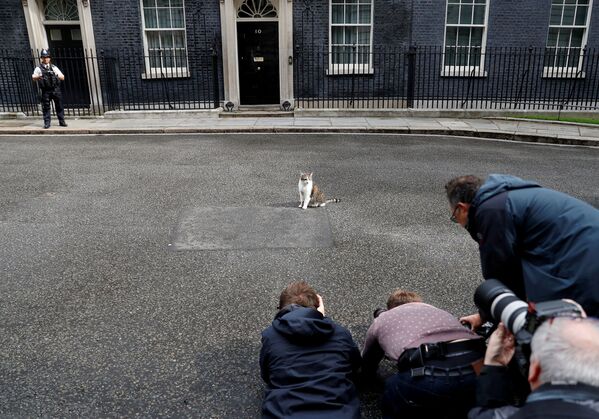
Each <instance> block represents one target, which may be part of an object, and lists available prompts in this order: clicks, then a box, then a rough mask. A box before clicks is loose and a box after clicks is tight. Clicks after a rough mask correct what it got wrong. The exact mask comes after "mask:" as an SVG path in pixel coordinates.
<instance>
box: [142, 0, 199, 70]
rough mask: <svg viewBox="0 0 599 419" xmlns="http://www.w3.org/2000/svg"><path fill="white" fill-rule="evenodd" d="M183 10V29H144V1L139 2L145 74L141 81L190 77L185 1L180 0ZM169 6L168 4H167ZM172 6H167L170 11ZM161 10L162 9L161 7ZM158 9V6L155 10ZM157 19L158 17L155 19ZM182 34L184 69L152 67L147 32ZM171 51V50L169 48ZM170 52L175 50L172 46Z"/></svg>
mask: <svg viewBox="0 0 599 419" xmlns="http://www.w3.org/2000/svg"><path fill="white" fill-rule="evenodd" d="M181 3H182V9H183V28H146V16H145V10H144V9H145V7H144V0H139V5H140V11H141V24H142V34H143V36H142V38H143V45H144V61H145V72H144V73H143V74H142V75H141V77H142V78H143V79H161V78H185V77H190V74H189V56H188V51H189V50H188V48H187V24H186V17H185V0H181ZM169 4H170V2H169ZM171 7H172V6H168V8H169V9H170V8H171ZM161 8H163V7H161ZM155 9H158V6H157V7H156V8H155ZM156 18H157V19H158V17H156ZM175 31H180V32H183V40H184V43H185V46H184V48H185V66H184V67H152V66H151V63H150V47H149V43H148V36H147V34H148V32H156V33H160V32H175ZM169 49H171V48H169ZM172 50H177V48H176V47H174V46H173V48H172Z"/></svg>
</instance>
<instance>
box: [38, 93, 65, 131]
mask: <svg viewBox="0 0 599 419" xmlns="http://www.w3.org/2000/svg"><path fill="white" fill-rule="evenodd" d="M51 100H53V101H54V109H55V110H56V116H57V117H58V121H59V122H64V108H63V107H62V93H61V92H60V89H49V90H42V112H43V114H44V124H46V125H50V119H51V110H50V101H51Z"/></svg>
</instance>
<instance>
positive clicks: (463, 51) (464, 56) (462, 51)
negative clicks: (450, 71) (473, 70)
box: [456, 48, 468, 67]
mask: <svg viewBox="0 0 599 419" xmlns="http://www.w3.org/2000/svg"><path fill="white" fill-rule="evenodd" d="M456 65H458V66H460V67H462V66H466V65H468V48H458V51H457V55H456Z"/></svg>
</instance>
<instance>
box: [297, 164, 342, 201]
mask: <svg viewBox="0 0 599 419" xmlns="http://www.w3.org/2000/svg"><path fill="white" fill-rule="evenodd" d="M312 174H313V173H312V172H310V173H302V174H301V175H300V179H299V183H298V189H299V194H300V204H299V207H300V208H301V209H306V208H308V207H311V208H313V207H324V206H325V205H326V204H328V203H329V202H339V199H337V198H330V199H326V198H325V196H324V192H322V191H321V190H320V188H319V187H318V185H316V184H315V183H314V182H313V181H312Z"/></svg>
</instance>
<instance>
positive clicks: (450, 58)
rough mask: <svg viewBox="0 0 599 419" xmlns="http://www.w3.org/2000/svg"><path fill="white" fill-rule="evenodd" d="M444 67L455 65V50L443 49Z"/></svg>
mask: <svg viewBox="0 0 599 419" xmlns="http://www.w3.org/2000/svg"><path fill="white" fill-rule="evenodd" d="M445 65H446V66H454V65H455V48H449V47H447V48H445Z"/></svg>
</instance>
